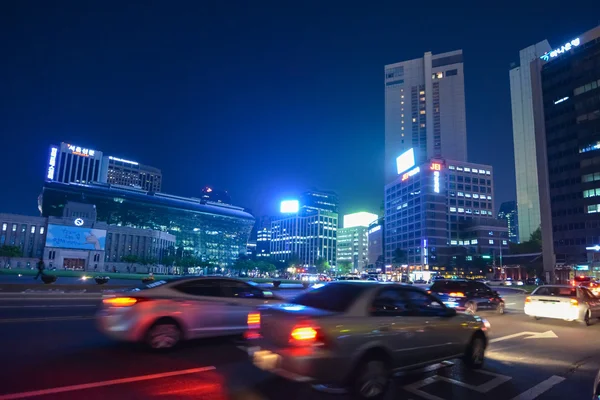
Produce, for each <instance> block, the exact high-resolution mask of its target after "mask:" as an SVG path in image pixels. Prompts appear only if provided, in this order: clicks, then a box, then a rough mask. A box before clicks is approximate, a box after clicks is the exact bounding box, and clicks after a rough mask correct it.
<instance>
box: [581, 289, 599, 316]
mask: <svg viewBox="0 0 600 400" xmlns="http://www.w3.org/2000/svg"><path fill="white" fill-rule="evenodd" d="M579 291H580V297H581V298H582V300H583V301H585V302H586V303H587V304H588V307H589V309H590V312H591V313H592V318H599V317H600V302H599V301H598V298H597V297H596V296H594V294H593V293H592V292H590V291H589V289H587V288H583V287H581V288H579Z"/></svg>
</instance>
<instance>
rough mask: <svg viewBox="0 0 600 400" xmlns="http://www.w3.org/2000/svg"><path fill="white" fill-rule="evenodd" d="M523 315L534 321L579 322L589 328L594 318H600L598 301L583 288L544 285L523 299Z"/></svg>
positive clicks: (599, 301) (599, 302)
mask: <svg viewBox="0 0 600 400" xmlns="http://www.w3.org/2000/svg"><path fill="white" fill-rule="evenodd" d="M525 314H527V315H529V316H531V317H534V318H535V319H540V318H557V319H564V320H566V321H580V322H584V323H585V324H586V325H588V326H589V325H591V324H592V320H593V319H594V318H600V300H599V299H598V298H596V296H594V295H593V294H592V292H590V291H589V290H588V289H586V288H583V287H573V286H569V285H544V286H540V287H538V288H537V289H535V290H534V291H533V293H531V296H528V297H527V298H526V299H525Z"/></svg>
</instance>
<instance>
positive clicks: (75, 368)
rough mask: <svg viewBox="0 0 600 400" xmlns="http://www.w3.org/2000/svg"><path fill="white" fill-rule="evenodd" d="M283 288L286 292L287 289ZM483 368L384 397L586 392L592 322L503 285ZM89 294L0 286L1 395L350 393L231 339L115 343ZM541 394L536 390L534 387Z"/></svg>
mask: <svg viewBox="0 0 600 400" xmlns="http://www.w3.org/2000/svg"><path fill="white" fill-rule="evenodd" d="M286 292H287V293H288V295H291V294H292V293H293V291H286ZM505 293H509V294H504V297H505V301H506V303H507V309H508V313H507V314H505V315H494V314H492V315H489V316H486V318H488V320H489V321H490V323H491V325H492V330H491V338H492V339H491V341H492V342H493V343H491V344H490V348H489V351H488V353H487V357H488V358H487V361H486V367H485V368H484V370H482V371H480V372H471V371H465V370H464V368H463V366H462V365H461V363H460V361H458V360H452V361H451V362H448V363H445V364H436V365H434V366H432V367H429V371H416V372H413V373H410V374H407V375H404V376H401V377H398V378H397V379H396V380H395V382H394V386H393V388H392V389H393V390H392V392H391V393H390V394H389V396H388V398H389V399H413V400H422V399H425V400H440V399H443V400H447V399H475V400H477V399H486V400H494V399H498V400H510V399H514V400H532V399H534V398H538V399H557V398H565V399H566V398H572V399H589V398H591V391H592V382H593V380H594V377H595V375H596V373H597V371H598V369H599V368H600V323H599V324H597V325H593V326H590V327H585V326H582V325H578V324H576V323H568V322H563V321H550V320H539V321H536V320H533V319H530V318H528V317H527V316H525V315H524V314H523V313H522V311H521V310H522V309H523V302H524V298H525V295H523V294H515V293H516V292H505ZM98 303H99V297H98V295H92V294H87V295H86V294H80V295H77V294H62V295H60V294H54V295H52V294H39V293H29V294H0V346H1V348H0V360H1V361H2V363H1V364H0V365H2V367H1V368H2V373H1V374H0V400H8V399H18V398H39V399H42V400H46V399H62V400H64V399H83V398H85V399H86V400H91V399H107V398H108V399H110V398H114V399H149V398H150V399H192V398H193V399H206V400H208V399H210V400H214V399H233V400H237V399H244V400H262V399H286V400H293V399H303V400H305V399H307V398H310V399H340V400H345V399H348V396H347V395H343V394H342V395H332V394H325V393H321V392H317V391H315V390H314V389H312V388H311V387H308V386H306V385H301V384H294V383H289V382H287V381H284V380H282V379H280V378H276V377H273V376H270V375H269V374H267V373H264V372H262V371H259V370H257V369H256V368H254V367H253V366H252V365H251V364H250V363H249V362H248V360H247V356H246V353H245V349H244V348H243V346H242V345H241V344H240V343H236V342H234V341H233V340H232V339H215V340H203V341H196V342H191V343H187V344H186V345H184V346H182V347H181V348H179V349H177V350H175V351H173V352H171V353H166V354H154V353H149V352H147V351H146V350H145V349H143V348H141V347H138V346H131V345H126V344H119V343H115V342H113V341H111V340H109V339H106V338H105V337H103V336H102V335H101V334H100V333H98V332H97V331H96V329H95V327H94V320H93V315H94V313H95V311H96V308H97V306H98ZM538 395H539V396H538Z"/></svg>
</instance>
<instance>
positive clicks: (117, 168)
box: [103, 156, 162, 192]
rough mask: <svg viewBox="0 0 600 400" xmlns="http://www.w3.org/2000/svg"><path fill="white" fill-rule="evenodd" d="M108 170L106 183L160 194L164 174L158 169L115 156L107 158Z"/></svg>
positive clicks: (105, 160) (105, 161)
mask: <svg viewBox="0 0 600 400" xmlns="http://www.w3.org/2000/svg"><path fill="white" fill-rule="evenodd" d="M103 162H104V163H107V165H108V170H107V176H106V183H110V184H113V185H121V186H131V187H134V188H139V189H142V190H146V191H148V192H160V190H161V187H162V172H161V171H160V169H158V168H154V167H150V166H148V165H143V164H140V163H138V162H135V161H129V160H124V159H122V158H117V157H113V156H109V157H105V158H104V160H103Z"/></svg>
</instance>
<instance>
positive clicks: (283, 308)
mask: <svg viewBox="0 0 600 400" xmlns="http://www.w3.org/2000/svg"><path fill="white" fill-rule="evenodd" d="M248 322H249V332H251V333H252V334H249V335H248V337H254V339H252V340H250V344H249V346H250V347H249V355H250V357H251V358H252V360H253V362H254V365H256V366H257V367H259V368H261V369H263V370H267V371H270V372H272V373H274V374H277V375H280V376H283V377H285V378H287V379H290V380H293V381H298V382H309V383H312V384H321V385H322V384H328V385H334V386H337V387H339V386H342V387H347V388H348V389H350V390H351V391H352V392H353V393H354V394H355V395H358V396H359V397H361V398H368V399H376V398H380V397H382V396H383V395H384V394H385V392H386V390H387V387H388V385H389V383H390V379H391V376H392V372H394V371H397V370H402V369H410V368H415V367H418V366H423V365H427V364H431V363H434V362H437V361H442V360H446V359H451V358H456V357H462V358H463V359H464V361H465V362H466V364H467V365H468V366H470V367H475V368H478V367H481V366H482V364H483V361H484V353H485V349H486V346H487V343H488V339H487V330H488V329H489V323H488V322H487V321H485V320H483V319H481V318H479V317H476V316H470V315H457V313H456V311H455V310H453V309H451V308H448V307H446V306H445V305H444V304H443V303H442V302H441V301H440V300H439V299H438V298H436V297H434V296H432V295H430V294H427V292H425V291H424V290H422V289H419V288H415V287H411V286H408V285H403V284H396V283H379V282H356V281H354V282H353V281H341V282H331V283H327V284H322V285H315V287H314V288H313V289H311V290H309V291H307V292H304V293H302V294H300V295H299V296H298V297H296V298H295V299H294V300H293V301H292V302H291V303H289V304H279V305H272V306H266V307H261V308H260V309H259V310H258V311H256V312H253V313H251V314H250V315H249V317H248Z"/></svg>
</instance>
